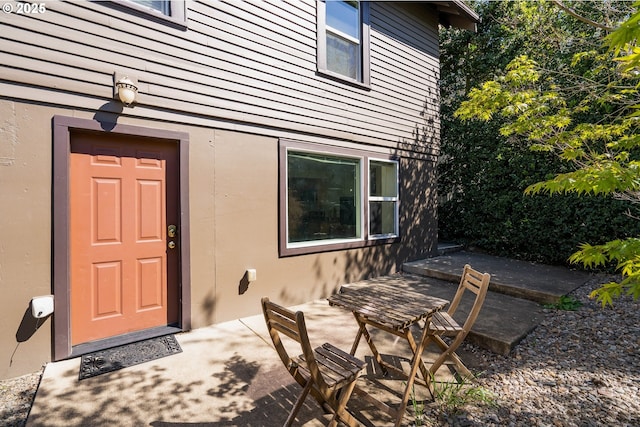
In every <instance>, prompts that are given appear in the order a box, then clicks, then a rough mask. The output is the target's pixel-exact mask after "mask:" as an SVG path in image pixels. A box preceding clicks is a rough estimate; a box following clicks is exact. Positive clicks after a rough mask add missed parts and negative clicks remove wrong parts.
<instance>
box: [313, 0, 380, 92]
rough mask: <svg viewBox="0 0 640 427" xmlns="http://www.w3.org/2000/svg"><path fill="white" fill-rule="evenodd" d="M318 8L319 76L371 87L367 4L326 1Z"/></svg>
mask: <svg viewBox="0 0 640 427" xmlns="http://www.w3.org/2000/svg"><path fill="white" fill-rule="evenodd" d="M317 4H318V8H317V14H318V17H317V23H318V28H317V37H318V41H317V43H318V46H317V54H318V58H317V61H318V72H320V73H323V74H326V75H329V76H332V77H336V78H338V79H340V80H345V81H348V82H351V83H357V84H362V85H365V86H368V85H369V84H370V71H369V5H368V3H367V2H360V1H336V0H326V1H319V2H318V3H317Z"/></svg>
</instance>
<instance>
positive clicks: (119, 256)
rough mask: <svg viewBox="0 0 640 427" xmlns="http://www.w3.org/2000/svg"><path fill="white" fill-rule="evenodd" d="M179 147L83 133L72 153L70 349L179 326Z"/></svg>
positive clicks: (131, 138)
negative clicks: (175, 234)
mask: <svg viewBox="0 0 640 427" xmlns="http://www.w3.org/2000/svg"><path fill="white" fill-rule="evenodd" d="M177 180H178V151H177V146H176V144H174V143H171V142H167V141H162V140H151V139H148V138H138V137H125V136H121V135H103V134H91V133H86V134H77V135H74V136H73V138H72V140H71V155H70V184H69V186H70V189H69V190H70V191H69V193H70V196H69V199H70V200H69V203H70V224H71V226H70V245H71V249H70V253H71V262H70V263H71V279H70V280H71V298H70V300H71V310H70V311H71V343H72V345H77V344H81V343H86V342H89V341H94V340H97V339H102V338H107V337H112V336H115V335H121V334H126V333H129V332H134V331H139V330H142V329H147V328H152V327H157V326H164V325H168V324H172V323H176V322H177V321H178V302H179V301H178V279H179V277H178V268H177V267H178V264H179V259H178V257H179V255H178V254H179V249H178V248H174V249H168V247H167V226H168V225H170V224H178V218H179V216H178V215H179V213H178V211H179V209H178V206H177V201H178V200H179V199H178V196H179V195H178V190H177V189H178V185H177Z"/></svg>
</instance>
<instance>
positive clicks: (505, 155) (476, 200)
mask: <svg viewBox="0 0 640 427" xmlns="http://www.w3.org/2000/svg"><path fill="white" fill-rule="evenodd" d="M491 3H492V2H489V4H487V3H478V4H477V6H478V11H479V12H480V14H481V15H482V17H483V25H482V26H481V27H480V34H479V35H478V39H479V41H480V42H481V43H483V42H485V41H490V40H495V38H496V37H497V38H500V39H501V40H502V42H501V43H502V44H507V45H509V44H512V45H513V46H516V45H517V46H519V47H520V49H518V50H517V54H515V53H516V51H515V50H501V49H500V48H499V47H497V45H496V44H495V43H486V44H485V45H484V46H483V47H481V48H476V49H475V50H474V52H476V55H477V52H483V53H484V56H483V57H481V56H477V57H471V60H465V61H464V62H465V64H464V65H465V66H464V67H463V69H468V70H472V69H474V66H475V65H479V63H480V62H483V60H484V59H486V60H487V61H488V64H489V65H490V67H491V69H490V70H488V69H487V64H486V63H483V64H481V65H479V70H480V72H479V73H476V74H475V75H474V74H467V75H466V76H465V79H466V80H465V87H464V90H461V88H459V89H458V90H456V91H453V92H450V91H448V90H447V91H443V106H444V107H443V120H442V122H443V141H442V146H443V149H442V152H443V161H442V162H441V165H440V169H439V171H440V176H441V180H440V183H439V184H440V187H439V191H440V194H441V197H442V198H443V202H442V204H441V208H440V211H439V214H440V218H441V222H440V226H441V230H442V235H443V238H454V239H455V238H457V239H460V238H461V237H462V238H463V239H464V241H465V242H466V243H469V244H474V245H477V246H480V247H482V248H484V249H486V250H489V251H491V252H494V253H499V254H507V255H511V256H514V255H515V256H519V257H521V258H527V259H534V260H540V261H545V262H563V261H564V260H566V259H567V258H568V257H569V254H570V253H571V252H572V251H574V250H575V247H576V246H578V244H579V243H581V242H591V244H592V245H593V246H589V245H583V246H582V247H581V250H580V251H579V252H576V253H575V254H573V255H572V256H571V257H570V261H571V262H573V263H580V264H582V265H584V266H585V267H597V268H615V269H618V270H619V271H620V272H621V273H622V275H623V280H622V281H621V282H620V283H618V284H613V283H612V284H608V285H606V286H604V287H603V288H601V289H600V290H597V291H596V292H594V296H595V297H597V298H598V299H599V300H600V301H601V302H602V303H603V304H608V303H611V302H612V301H613V299H614V298H615V297H616V296H619V295H621V294H622V293H629V294H632V295H634V296H635V297H638V296H640V247H637V246H636V244H635V243H637V242H636V240H635V239H636V237H637V236H640V225H639V221H638V220H637V217H638V216H639V215H638V214H637V212H636V210H637V205H635V204H634V203H630V202H640V132H638V130H639V129H638V117H639V116H640V113H639V110H640V102H639V101H640V93H639V92H638V87H640V74H639V73H638V71H640V67H639V65H640V49H638V48H637V46H636V43H637V40H638V37H639V36H640V26H638V22H640V12H639V11H638V6H639V5H640V3H639V4H636V5H634V7H633V9H632V10H630V9H629V6H630V4H629V3H625V2H566V3H567V4H569V3H570V6H571V7H572V8H573V9H574V10H578V12H580V13H582V14H584V16H586V17H588V19H590V20H591V21H594V22H603V23H604V24H606V25H604V26H606V27H614V26H617V27H618V29H617V30H616V31H614V32H613V33H611V34H610V35H607V34H605V33H603V30H602V29H600V28H595V27H591V26H589V25H587V24H584V23H582V22H580V21H578V20H576V19H574V18H572V17H568V16H566V15H565V14H564V13H558V10H554V9H553V8H550V4H549V3H547V2H530V4H527V5H523V4H522V3H521V2H508V3H507V2H500V4H498V5H496V4H491ZM503 3H507V4H503ZM618 19H619V20H622V19H627V21H626V22H624V23H622V24H620V23H619V22H617V21H616V20H618ZM516 21H519V22H520V23H523V22H524V25H520V26H518V27H513V28H517V30H514V31H512V32H510V31H509V30H508V29H507V27H505V25H504V23H505V22H516ZM443 36H444V43H443V46H444V48H445V49H444V50H445V51H446V50H447V49H449V50H450V51H454V49H451V48H450V47H449V43H456V42H457V37H459V36H457V35H456V34H455V33H454V34H453V35H452V36H451V37H450V38H449V34H447V33H444V34H443ZM605 37H606V41H607V43H608V44H606V45H605V44H603V40H604V39H605ZM527 40H529V41H527ZM551 46H553V48H552V49H549V50H551V51H553V52H554V53H553V54H552V55H549V54H548V52H543V50H542V49H543V48H544V47H546V48H547V49H548V48H549V47H551ZM458 49H461V50H464V49H465V48H464V46H459V47H458ZM444 58H445V59H444V61H445V62H446V61H447V59H446V56H444ZM457 61H458V62H459V61H460V60H459V59H458V60H457ZM449 69H450V66H449V65H445V67H443V72H442V76H443V82H448V83H451V84H453V85H454V87H455V86H456V85H458V86H460V80H461V79H460V77H461V76H460V72H457V74H456V73H454V74H452V75H451V76H449V75H447V71H448V70H449ZM445 98H446V102H445V101H444V100H445ZM456 138H458V140H457V141H456ZM523 190H524V194H526V196H525V197H523ZM612 238H617V239H616V240H611V239H612ZM567 245H569V247H567Z"/></svg>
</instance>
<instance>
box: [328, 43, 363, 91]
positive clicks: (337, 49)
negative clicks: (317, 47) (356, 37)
mask: <svg viewBox="0 0 640 427" xmlns="http://www.w3.org/2000/svg"><path fill="white" fill-rule="evenodd" d="M327 69H328V70H330V71H333V72H334V73H338V74H341V75H343V76H347V77H350V78H352V79H354V80H359V79H360V53H359V46H358V45H357V44H355V43H352V42H350V41H348V40H346V39H343V38H342V37H338V36H336V35H333V34H331V33H327Z"/></svg>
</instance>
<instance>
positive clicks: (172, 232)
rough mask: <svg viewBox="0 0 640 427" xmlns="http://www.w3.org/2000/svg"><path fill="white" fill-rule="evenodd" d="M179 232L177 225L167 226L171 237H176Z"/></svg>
mask: <svg viewBox="0 0 640 427" xmlns="http://www.w3.org/2000/svg"><path fill="white" fill-rule="evenodd" d="M177 232H178V227H176V226H175V225H173V224H171V225H170V226H169V227H167V235H168V236H169V237H176V233H177Z"/></svg>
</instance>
